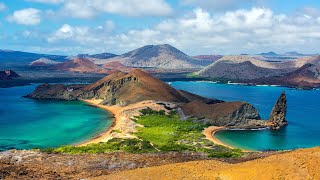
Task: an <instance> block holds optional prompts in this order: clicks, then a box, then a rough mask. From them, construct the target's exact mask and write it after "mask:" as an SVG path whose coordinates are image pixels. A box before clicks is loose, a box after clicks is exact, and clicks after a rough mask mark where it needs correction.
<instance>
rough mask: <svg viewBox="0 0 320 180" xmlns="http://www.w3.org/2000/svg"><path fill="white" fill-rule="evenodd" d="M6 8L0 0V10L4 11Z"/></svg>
mask: <svg viewBox="0 0 320 180" xmlns="http://www.w3.org/2000/svg"><path fill="white" fill-rule="evenodd" d="M6 8H7V7H6V5H5V4H4V3H2V2H0V11H4V10H5V9H6Z"/></svg>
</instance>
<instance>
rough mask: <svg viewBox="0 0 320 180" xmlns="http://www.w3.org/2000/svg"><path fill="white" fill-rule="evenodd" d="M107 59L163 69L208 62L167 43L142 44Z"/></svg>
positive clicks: (126, 64) (194, 66)
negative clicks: (139, 46)
mask: <svg viewBox="0 0 320 180" xmlns="http://www.w3.org/2000/svg"><path fill="white" fill-rule="evenodd" d="M108 60H109V61H118V62H120V63H122V64H123V65H125V66H128V67H148V68H151V67H152V68H163V69H184V68H185V69H186V68H201V67H204V66H206V65H209V64H210V62H209V63H208V61H206V60H196V59H194V58H192V57H190V56H188V55H186V54H185V53H183V52H182V51H180V50H178V49H177V48H175V47H173V46H171V45H168V44H163V45H147V46H143V47H141V48H138V49H135V50H133V51H130V52H128V53H125V54H122V55H120V56H117V57H114V58H111V59H108Z"/></svg>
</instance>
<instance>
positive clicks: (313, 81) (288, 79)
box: [278, 64, 320, 87]
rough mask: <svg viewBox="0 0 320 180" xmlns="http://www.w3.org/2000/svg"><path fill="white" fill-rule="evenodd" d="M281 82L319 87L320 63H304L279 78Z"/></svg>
mask: <svg viewBox="0 0 320 180" xmlns="http://www.w3.org/2000/svg"><path fill="white" fill-rule="evenodd" d="M278 81H280V82H281V83H282V84H289V85H293V86H298V87H299V86H300V87H320V65H315V64H305V65H304V66H302V67H301V68H299V69H297V70H295V71H293V72H290V73H288V74H286V75H285V76H283V77H281V78H279V80H278Z"/></svg>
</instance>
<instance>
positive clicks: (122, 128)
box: [76, 99, 165, 146]
mask: <svg viewBox="0 0 320 180" xmlns="http://www.w3.org/2000/svg"><path fill="white" fill-rule="evenodd" d="M82 101H83V102H86V103H88V104H90V105H92V106H95V107H98V108H101V109H104V110H106V111H108V112H110V113H111V114H112V115H113V117H114V118H113V122H112V125H111V126H109V127H108V128H107V129H106V131H105V132H103V133H101V134H100V135H98V136H97V137H94V138H92V139H89V140H88V141H85V142H82V143H79V144H77V145H76V146H86V145H89V144H93V143H100V142H107V141H108V140H110V139H112V138H122V139H133V138H137V137H136V136H135V135H134V134H133V133H134V132H136V127H139V126H141V125H139V124H137V123H135V122H134V121H133V120H132V119H133V118H134V116H139V115H140V112H139V111H140V110H141V109H145V108H147V107H150V108H152V109H154V110H157V111H159V110H165V109H164V107H163V106H162V105H159V104H157V103H156V102H155V101H152V100H149V101H142V102H138V103H135V104H130V105H128V106H118V105H112V106H108V105H102V104H100V103H101V102H102V100H100V99H90V100H82Z"/></svg>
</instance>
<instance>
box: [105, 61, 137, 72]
mask: <svg viewBox="0 0 320 180" xmlns="http://www.w3.org/2000/svg"><path fill="white" fill-rule="evenodd" d="M103 67H104V68H105V69H106V70H108V71H110V72H118V71H122V72H129V71H131V70H133V68H130V67H127V66H125V65H123V64H121V63H120V62H118V61H112V62H107V63H105V64H104V65H103Z"/></svg>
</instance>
